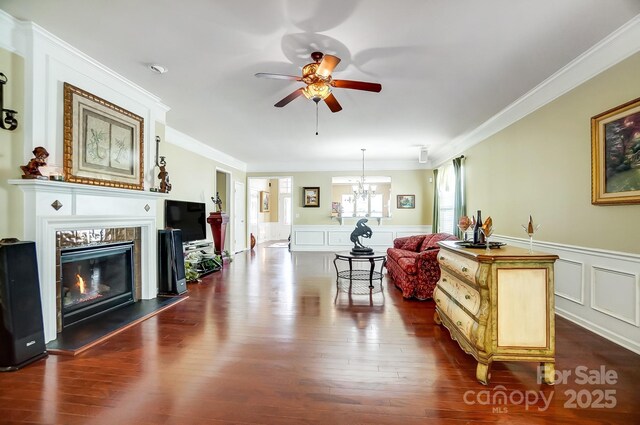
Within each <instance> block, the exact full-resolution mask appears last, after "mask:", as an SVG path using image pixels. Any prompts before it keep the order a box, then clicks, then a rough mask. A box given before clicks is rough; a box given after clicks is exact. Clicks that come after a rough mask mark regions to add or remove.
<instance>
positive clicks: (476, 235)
mask: <svg viewBox="0 0 640 425" xmlns="http://www.w3.org/2000/svg"><path fill="white" fill-rule="evenodd" d="M481 227H482V215H481V213H480V210H478V215H477V216H476V225H475V227H474V228H473V244H474V245H475V244H479V243H482V242H483V240H484V238H483V237H482V236H483V235H482V231H481V230H480V228H481Z"/></svg>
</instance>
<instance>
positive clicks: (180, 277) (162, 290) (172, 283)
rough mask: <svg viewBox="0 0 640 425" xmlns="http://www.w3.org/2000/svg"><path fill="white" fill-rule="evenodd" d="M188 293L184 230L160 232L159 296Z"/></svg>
mask: <svg viewBox="0 0 640 425" xmlns="http://www.w3.org/2000/svg"><path fill="white" fill-rule="evenodd" d="M185 292H187V279H186V277H185V272H184V254H183V251H182V230H179V229H170V230H158V294H161V295H180V294H183V293H185Z"/></svg>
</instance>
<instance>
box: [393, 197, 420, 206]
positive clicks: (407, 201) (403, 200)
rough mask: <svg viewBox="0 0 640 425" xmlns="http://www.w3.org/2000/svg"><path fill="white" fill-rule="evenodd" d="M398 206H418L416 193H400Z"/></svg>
mask: <svg viewBox="0 0 640 425" xmlns="http://www.w3.org/2000/svg"><path fill="white" fill-rule="evenodd" d="M397 207H398V208H400V209H411V208H415V207H416V195H398V196H397Z"/></svg>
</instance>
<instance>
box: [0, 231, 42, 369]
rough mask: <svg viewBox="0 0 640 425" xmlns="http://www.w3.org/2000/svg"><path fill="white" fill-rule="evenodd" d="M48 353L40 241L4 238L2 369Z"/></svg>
mask: <svg viewBox="0 0 640 425" xmlns="http://www.w3.org/2000/svg"><path fill="white" fill-rule="evenodd" d="M46 356H47V352H46V346H45V344H44V325H43V324H42V302H41V300H40V280H39V278H38V262H37V259H36V244H35V243H34V242H9V243H6V242H3V241H0V371H2V372H6V371H10V370H18V369H20V368H21V367H23V366H26V365H27V364H29V363H31V362H34V361H36V360H39V359H41V358H44V357H46Z"/></svg>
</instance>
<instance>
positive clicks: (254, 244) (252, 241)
mask: <svg viewBox="0 0 640 425" xmlns="http://www.w3.org/2000/svg"><path fill="white" fill-rule="evenodd" d="M255 246H256V237H255V236H253V233H251V249H253V248H255Z"/></svg>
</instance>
